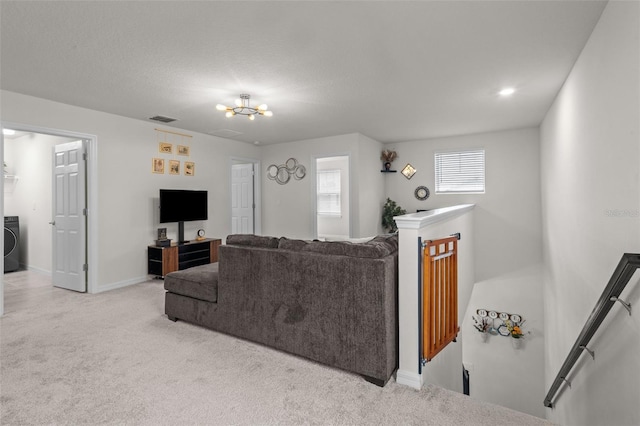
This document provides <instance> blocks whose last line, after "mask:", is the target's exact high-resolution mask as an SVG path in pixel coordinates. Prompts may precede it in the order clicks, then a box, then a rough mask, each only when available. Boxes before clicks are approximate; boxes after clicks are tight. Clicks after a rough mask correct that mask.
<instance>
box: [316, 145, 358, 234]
mask: <svg viewBox="0 0 640 426" xmlns="http://www.w3.org/2000/svg"><path fill="white" fill-rule="evenodd" d="M330 157H347V158H348V164H349V238H353V201H352V200H353V172H352V170H353V164H352V158H351V153H350V152H339V153H334V154H318V155H312V156H311V173H310V176H311V177H312V179H311V194H312V200H311V205H312V208H311V216H312V217H311V223H313V238H318V213H317V211H318V195H317V194H318V182H317V178H316V175H317V173H318V160H319V159H321V158H330Z"/></svg>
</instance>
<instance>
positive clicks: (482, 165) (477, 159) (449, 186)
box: [433, 148, 487, 195]
mask: <svg viewBox="0 0 640 426" xmlns="http://www.w3.org/2000/svg"><path fill="white" fill-rule="evenodd" d="M454 155H457V156H458V161H460V159H461V157H462V156H463V155H467V156H472V157H471V158H470V160H471V161H472V163H467V164H464V165H462V164H459V165H458V168H459V169H461V170H462V169H463V167H462V166H466V169H467V170H462V171H461V172H460V173H458V174H456V173H454V172H451V173H450V174H448V175H447V176H444V177H443V176H442V173H443V168H445V169H446V168H449V169H451V168H455V167H456V165H455V164H452V163H453V161H455V160H451V161H449V162H448V163H446V162H445V164H444V165H443V156H454ZM433 158H434V164H433V166H434V186H435V193H436V194H438V195H439V194H485V193H486V191H487V182H486V173H487V167H486V166H487V155H486V150H485V149H484V148H464V149H455V150H447V151H436V152H434V154H433ZM474 163H475V164H474ZM474 168H477V169H478V170H473V169H474ZM465 174H466V175H469V176H466V177H465V176H464V175H465ZM465 179H466V180H467V182H464V180H465ZM474 179H475V182H474ZM443 181H445V182H443ZM446 181H448V182H446ZM456 181H458V183H456ZM480 185H481V188H480ZM443 186H444V188H443Z"/></svg>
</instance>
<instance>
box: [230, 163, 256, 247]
mask: <svg viewBox="0 0 640 426" xmlns="http://www.w3.org/2000/svg"><path fill="white" fill-rule="evenodd" d="M253 174H254V173H253V164H233V165H232V166H231V233H232V234H253V233H254V232H255V231H254V221H255V218H254V205H255V204H254V199H253V192H254V191H253Z"/></svg>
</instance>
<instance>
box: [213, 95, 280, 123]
mask: <svg viewBox="0 0 640 426" xmlns="http://www.w3.org/2000/svg"><path fill="white" fill-rule="evenodd" d="M250 99H251V95H247V94H245V93H243V94H241V95H240V98H239V99H236V106H235V107H228V106H226V105H222V104H218V105H216V109H217V110H218V111H226V113H225V115H226V116H227V117H233V116H234V115H246V116H247V117H249V120H255V119H256V115H264V116H265V117H271V116H272V115H273V112H271V111H269V110H268V107H267V104H262V105H259V106H258V107H257V108H254V107H252V106H251V105H250V104H249V100H250Z"/></svg>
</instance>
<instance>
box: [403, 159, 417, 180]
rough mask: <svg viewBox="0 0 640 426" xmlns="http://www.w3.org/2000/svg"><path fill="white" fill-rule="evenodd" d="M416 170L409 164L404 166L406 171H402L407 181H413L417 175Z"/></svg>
mask: <svg viewBox="0 0 640 426" xmlns="http://www.w3.org/2000/svg"><path fill="white" fill-rule="evenodd" d="M416 171H417V170H416V169H414V168H413V166H412V165H411V164H409V163H407V165H406V166H404V169H402V174H403V175H404V177H406V178H407V179H411V178H412V177H413V175H414V174H415V173H416Z"/></svg>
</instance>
